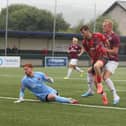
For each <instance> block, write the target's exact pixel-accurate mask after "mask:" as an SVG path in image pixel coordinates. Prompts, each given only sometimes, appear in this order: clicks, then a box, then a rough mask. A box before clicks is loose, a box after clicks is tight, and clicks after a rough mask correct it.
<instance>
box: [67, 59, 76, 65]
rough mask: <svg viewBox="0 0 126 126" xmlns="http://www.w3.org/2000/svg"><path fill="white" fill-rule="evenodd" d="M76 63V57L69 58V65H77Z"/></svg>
mask: <svg viewBox="0 0 126 126" xmlns="http://www.w3.org/2000/svg"><path fill="white" fill-rule="evenodd" d="M77 63H78V59H71V60H70V62H69V64H70V65H77Z"/></svg>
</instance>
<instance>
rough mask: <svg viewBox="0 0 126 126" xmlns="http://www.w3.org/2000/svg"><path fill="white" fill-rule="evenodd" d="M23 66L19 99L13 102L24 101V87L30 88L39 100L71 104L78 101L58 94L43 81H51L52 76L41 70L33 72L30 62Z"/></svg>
mask: <svg viewBox="0 0 126 126" xmlns="http://www.w3.org/2000/svg"><path fill="white" fill-rule="evenodd" d="M23 68H24V73H25V76H24V77H23V79H22V84H21V88H20V93H19V99H18V100H17V101H15V103H20V102H23V101H24V91H25V88H27V89H28V90H30V91H31V92H32V93H33V94H34V95H35V96H36V97H37V98H38V99H39V100H40V101H44V102H49V101H56V102H60V103H71V104H77V103H78V101H77V100H75V99H72V98H65V97H61V96H59V95H58V92H57V91H56V90H55V89H53V88H52V87H50V86H47V85H46V84H45V82H50V83H53V82H54V80H53V78H51V77H48V76H46V75H45V74H44V73H42V72H33V66H32V64H25V65H24V66H23Z"/></svg>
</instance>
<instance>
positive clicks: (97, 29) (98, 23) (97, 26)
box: [87, 16, 120, 33]
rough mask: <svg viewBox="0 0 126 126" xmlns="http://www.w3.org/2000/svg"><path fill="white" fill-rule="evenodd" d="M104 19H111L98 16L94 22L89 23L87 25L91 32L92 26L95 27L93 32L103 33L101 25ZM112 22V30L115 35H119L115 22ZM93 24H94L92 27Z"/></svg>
mask: <svg viewBox="0 0 126 126" xmlns="http://www.w3.org/2000/svg"><path fill="white" fill-rule="evenodd" d="M104 19H111V17H108V16H99V17H98V18H97V19H96V21H90V22H89V23H88V24H87V25H88V26H89V27H90V29H91V31H94V26H95V32H103V31H102V23H103V21H104ZM111 20H112V21H113V30H114V31H115V32H116V33H120V32H119V30H118V24H117V23H116V21H115V20H113V19H111ZM94 23H96V24H95V25H94Z"/></svg>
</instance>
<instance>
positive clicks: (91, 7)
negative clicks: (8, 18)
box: [0, 0, 126, 26]
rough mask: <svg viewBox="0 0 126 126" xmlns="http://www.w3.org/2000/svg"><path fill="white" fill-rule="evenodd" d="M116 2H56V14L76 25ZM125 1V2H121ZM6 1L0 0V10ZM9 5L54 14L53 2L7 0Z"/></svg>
mask: <svg viewBox="0 0 126 126" xmlns="http://www.w3.org/2000/svg"><path fill="white" fill-rule="evenodd" d="M115 1H116V0H57V8H56V11H57V13H62V14H63V17H64V19H65V20H66V21H67V22H68V23H69V24H71V25H72V26H73V25H76V24H77V23H78V22H79V21H80V20H81V19H83V20H84V21H85V22H87V21H90V20H91V19H93V18H94V17H95V5H96V14H97V15H100V14H102V13H103V12H104V11H105V10H106V9H107V8H109V7H110V6H111V5H112V3H114V2H115ZM123 1H126V0H123ZM6 2H7V0H0V9H1V8H3V7H6ZM8 3H9V5H10V4H15V3H23V4H28V5H32V6H36V7H38V8H42V9H47V10H49V11H51V12H53V13H54V6H55V0H8Z"/></svg>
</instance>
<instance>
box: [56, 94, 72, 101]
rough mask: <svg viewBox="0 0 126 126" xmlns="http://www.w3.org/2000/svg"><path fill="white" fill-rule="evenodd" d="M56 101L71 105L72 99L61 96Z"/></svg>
mask: <svg viewBox="0 0 126 126" xmlns="http://www.w3.org/2000/svg"><path fill="white" fill-rule="evenodd" d="M55 100H56V101H57V102H60V103H70V101H71V99H70V98H65V97H61V96H57V95H56V96H55Z"/></svg>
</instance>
